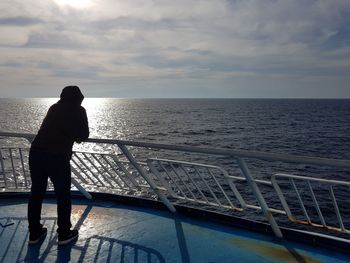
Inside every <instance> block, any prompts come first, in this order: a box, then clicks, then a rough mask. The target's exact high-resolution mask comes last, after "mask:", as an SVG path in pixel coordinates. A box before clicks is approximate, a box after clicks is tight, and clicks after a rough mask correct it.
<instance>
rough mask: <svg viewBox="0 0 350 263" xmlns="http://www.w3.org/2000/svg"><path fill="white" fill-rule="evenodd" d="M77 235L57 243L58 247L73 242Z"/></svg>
mask: <svg viewBox="0 0 350 263" xmlns="http://www.w3.org/2000/svg"><path fill="white" fill-rule="evenodd" d="M78 236H79V235H76V236H72V237H71V238H68V239H66V240H62V241H58V245H60V246H61V245H67V244H68V243H70V242H72V241H73V240H75V239H77V238H78Z"/></svg>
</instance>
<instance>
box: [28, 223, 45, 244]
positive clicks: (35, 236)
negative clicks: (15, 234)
mask: <svg viewBox="0 0 350 263" xmlns="http://www.w3.org/2000/svg"><path fill="white" fill-rule="evenodd" d="M46 234H47V228H46V227H42V228H41V230H40V231H39V232H36V233H30V235H29V242H28V243H29V245H35V244H37V243H39V241H40V240H41V239H43V238H45V237H46Z"/></svg>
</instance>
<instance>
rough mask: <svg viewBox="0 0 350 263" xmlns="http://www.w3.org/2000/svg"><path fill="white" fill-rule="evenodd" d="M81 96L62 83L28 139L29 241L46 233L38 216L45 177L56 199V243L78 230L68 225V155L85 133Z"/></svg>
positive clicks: (85, 120)
mask: <svg viewBox="0 0 350 263" xmlns="http://www.w3.org/2000/svg"><path fill="white" fill-rule="evenodd" d="M83 99H84V96H83V94H82V93H81V91H80V89H79V87H77V86H67V87H65V88H64V89H63V90H62V93H61V97H60V100H59V101H58V102H57V103H55V104H54V105H52V106H51V107H50V109H49V111H48V113H47V115H46V117H45V119H44V121H43V123H42V124H41V127H40V129H39V132H38V134H37V135H36V137H35V139H34V140H33V142H32V145H31V148H30V153H29V168H30V173H31V175H30V176H31V180H32V187H31V196H30V198H29V203H28V222H29V244H36V243H38V242H39V241H40V240H41V239H42V238H44V237H45V236H46V233H47V229H46V228H45V227H43V225H42V224H41V223H40V219H41V207H42V201H43V198H44V196H45V193H46V187H47V181H48V178H50V180H51V182H52V183H53V186H54V190H55V193H56V199H57V225H58V228H57V233H58V244H59V245H64V244H68V243H69V242H71V241H72V240H75V239H76V238H77V237H78V231H77V230H75V229H73V230H71V229H70V228H71V226H72V224H71V221H70V217H71V197H70V187H71V169H70V159H71V157H72V147H73V143H74V142H78V143H79V142H82V141H84V140H86V139H87V138H88V137H89V126H88V120H87V116H86V111H85V109H84V108H83V107H82V106H81V103H82V101H83Z"/></svg>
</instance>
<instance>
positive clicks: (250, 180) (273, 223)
mask: <svg viewBox="0 0 350 263" xmlns="http://www.w3.org/2000/svg"><path fill="white" fill-rule="evenodd" d="M236 160H237V163H238V166H239V168H240V169H241V171H242V173H243V175H244V177H245V178H246V179H247V183H248V185H249V187H250V189H251V190H252V191H253V193H254V195H255V197H256V198H257V200H258V202H259V205H260V207H261V211H262V212H263V214H264V216H265V217H266V219H267V220H268V222H269V223H270V225H271V228H272V231H273V232H274V234H275V235H276V237H279V238H282V237H283V235H282V232H281V230H280V228H279V226H278V225H277V223H276V220H275V218H274V217H273V215H272V213H271V212H270V211H269V207H268V206H267V203H266V201H265V199H264V197H263V195H262V194H261V192H260V189H259V187H258V186H257V184H256V182H255V181H254V179H253V177H252V175H251V173H250V171H249V168H248V166H247V164H246V163H245V161H244V160H243V159H241V158H237V159H236Z"/></svg>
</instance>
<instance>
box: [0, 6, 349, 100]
mask: <svg viewBox="0 0 350 263" xmlns="http://www.w3.org/2000/svg"><path fill="white" fill-rule="evenodd" d="M0 11H1V12H0V35H1V38H0V58H1V59H0V78H1V84H0V85H1V86H0V90H1V92H0V97H48V96H56V97H57V96H58V94H59V92H60V90H61V89H62V88H63V87H64V86H66V85H71V84H75V85H78V86H80V87H81V88H82V90H83V92H84V93H85V95H86V96H87V97H140V98H142V97H208V98H211V97H224V98H226V97H232V98H241V97H255V98H281V97H286V98H300V97H305V98H310V97H311V98H350V86H349V83H350V74H349V72H350V1H349V0H311V1H310V0H176V1H170V0H153V1H151V0H133V1H121V0H119V1H118V0H52V1H50V0H31V1H21V0H2V1H1V2H0Z"/></svg>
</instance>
